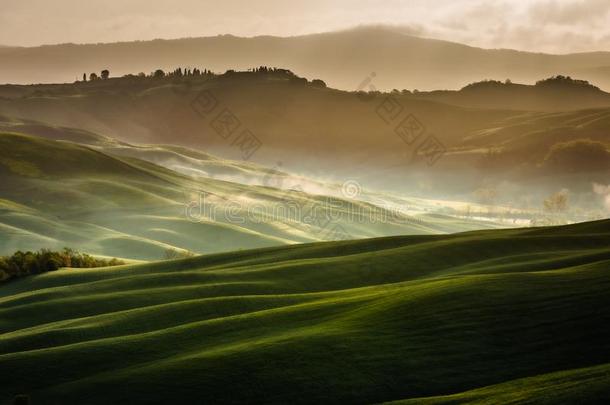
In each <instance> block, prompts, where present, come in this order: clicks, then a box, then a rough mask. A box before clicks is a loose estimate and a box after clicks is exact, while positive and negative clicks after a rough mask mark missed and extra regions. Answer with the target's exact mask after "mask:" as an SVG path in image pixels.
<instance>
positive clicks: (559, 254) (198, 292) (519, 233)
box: [0, 220, 610, 404]
mask: <svg viewBox="0 0 610 405" xmlns="http://www.w3.org/2000/svg"><path fill="white" fill-rule="evenodd" d="M609 246H610V222H609V221H608V220H606V221H599V222H593V223H583V224H578V225H572V226H566V227H556V228H533V229H515V230H501V231H477V232H469V233H463V234H455V235H448V236H405V237H393V238H382V239H372V240H361V241H344V242H329V243H321V244H308V245H299V246H291V247H280V248H268V249H262V250H254V251H243V252H234V253H227V254H218V255H210V256H201V257H195V258H191V259H185V260H180V261H172V262H159V263H150V264H140V265H129V266H122V267H117V268H107V269H90V270H75V269H67V270H61V271H57V272H53V273H47V274H43V275H40V276H35V277H30V278H27V279H23V280H18V281H16V282H12V283H9V284H7V285H3V286H1V287H0V314H1V316H0V319H1V321H0V332H1V333H2V334H1V335H0V371H1V373H2V375H3V378H2V379H1V381H0V392H1V393H2V394H1V395H2V399H3V400H6V401H8V400H10V398H12V396H13V395H15V394H17V393H27V394H29V395H31V397H32V399H33V401H34V402H35V403H41V404H44V403H56V402H64V403H66V402H69V403H72V402H83V401H85V402H87V403H91V404H96V403H100V404H105V403H110V402H112V403H116V402H129V403H168V402H188V403H190V402H214V403H246V402H249V403H252V402H264V403H306V402H307V403H311V402H320V401H323V402H334V403H337V402H342V403H378V402H386V401H394V400H405V401H408V400H412V402H414V403H421V402H423V403H455V402H468V401H470V402H473V403H498V402H502V403H510V402H511V401H513V402H514V401H529V402H531V403H534V402H536V403H541V402H545V401H546V402H550V403H554V402H565V401H566V400H573V401H577V402H581V403H582V402H594V401H595V400H601V399H602V398H607V397H608V395H610V385H609V381H608V371H607V370H608V364H610V348H609V346H608V344H607V342H608V339H609V338H610V329H609V328H608V327H607V324H608V321H609V320H610V278H609V276H608V269H609V268H610V267H609V266H610V250H609ZM559 395H561V397H559ZM424 399H425V400H424ZM407 403H410V402H407Z"/></svg>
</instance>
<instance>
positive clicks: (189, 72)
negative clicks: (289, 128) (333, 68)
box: [83, 66, 326, 88]
mask: <svg viewBox="0 0 610 405" xmlns="http://www.w3.org/2000/svg"><path fill="white" fill-rule="evenodd" d="M252 74H256V75H265V76H274V77H280V78H285V79H288V80H290V82H292V83H296V84H307V83H309V82H308V81H307V79H305V78H303V77H298V76H297V75H295V74H294V73H293V72H291V71H290V70H289V69H281V68H276V67H268V66H258V67H255V68H251V69H248V70H247V71H244V72H237V71H235V70H232V69H230V70H227V71H226V72H225V73H224V74H223V75H218V74H216V73H214V72H212V71H211V70H209V69H203V70H202V69H198V68H182V67H178V68H177V69H174V70H172V71H169V72H166V71H164V70H163V69H157V70H155V71H154V72H151V73H149V74H146V73H144V72H140V73H138V74H137V75H134V74H127V75H124V76H123V78H130V79H134V78H142V79H143V78H153V79H162V78H182V77H207V78H212V77H218V76H220V77H223V76H224V77H232V76H235V75H252ZM109 77H110V71H109V70H107V69H104V70H102V71H101V73H100V75H98V74H97V73H91V74H89V81H90V82H93V81H97V80H105V79H108V78H109ZM86 81H87V74H86V73H84V74H83V82H86ZM311 85H312V86H314V87H320V88H325V87H326V83H325V82H324V81H323V80H320V79H314V80H312V81H311Z"/></svg>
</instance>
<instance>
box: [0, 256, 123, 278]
mask: <svg viewBox="0 0 610 405" xmlns="http://www.w3.org/2000/svg"><path fill="white" fill-rule="evenodd" d="M121 264H125V263H124V262H122V261H120V260H117V259H111V260H104V259H98V258H95V257H93V256H90V255H88V254H85V253H80V252H77V251H75V250H73V249H70V248H64V250H62V251H51V250H49V249H41V250H39V251H37V252H30V251H27V252H22V251H17V252H15V253H14V254H13V255H12V256H0V281H5V280H10V279H13V278H17V277H23V276H27V275H30V274H39V273H44V272H47V271H55V270H58V269H60V268H62V267H74V268H92V267H106V266H118V265H121Z"/></svg>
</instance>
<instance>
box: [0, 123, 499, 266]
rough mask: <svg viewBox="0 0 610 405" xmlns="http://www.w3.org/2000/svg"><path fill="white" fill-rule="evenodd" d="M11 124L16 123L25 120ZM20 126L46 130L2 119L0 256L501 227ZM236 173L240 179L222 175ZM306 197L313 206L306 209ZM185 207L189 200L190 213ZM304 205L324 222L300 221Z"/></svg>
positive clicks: (216, 163) (184, 153) (201, 248)
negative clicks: (398, 211) (399, 211)
mask: <svg viewBox="0 0 610 405" xmlns="http://www.w3.org/2000/svg"><path fill="white" fill-rule="evenodd" d="M32 125H33V124H32ZM7 127H8V124H7ZM13 127H14V128H15V129H16V130H19V131H22V130H24V125H22V124H15V125H13ZM25 128H26V129H25V130H32V131H36V133H37V134H42V135H43V136H45V138H42V137H37V136H29V135H25V134H23V133H6V132H2V131H1V129H0V150H1V151H2V154H1V155H0V254H10V253H12V252H14V251H15V250H18V249H21V250H27V249H31V250H36V249H40V248H42V247H47V248H53V249H61V248H63V247H64V246H70V247H73V248H77V249H79V250H82V251H86V252H88V253H91V254H100V255H106V256H118V257H123V258H131V259H144V260H146V259H148V260H151V259H152V260H154V259H160V258H162V257H163V254H164V251H165V250H166V249H176V250H183V249H185V250H190V251H193V252H197V253H215V252H222V251H232V250H237V249H240V248H250V249H251V248H260V247H267V246H275V245H285V244H293V243H299V242H315V241H322V240H332V239H356V238H366V237H376V236H388V235H400V234H432V233H445V232H451V231H459V230H471V229H479V228H483V227H495V226H497V225H496V224H493V223H490V222H487V223H485V222H482V221H476V220H468V221H463V220H457V219H454V218H448V219H446V220H441V221H432V220H429V219H426V218H422V219H419V218H410V217H407V216H401V217H396V216H391V215H387V214H388V211H387V209H386V208H384V207H380V206H377V205H374V204H368V203H364V202H361V201H356V200H347V199H345V198H343V199H341V198H333V199H332V204H330V203H328V202H327V200H324V199H323V198H322V197H320V196H319V195H312V194H308V193H306V192H297V191H295V192H290V193H288V192H287V191H285V190H281V189H278V188H274V187H267V186H260V185H258V186H257V185H250V184H248V182H249V181H252V182H253V183H255V184H256V181H257V179H258V183H259V184H260V183H261V182H260V179H261V178H264V177H265V176H266V175H267V173H266V172H265V170H267V171H268V170H269V169H265V168H263V167H261V166H255V165H248V164H235V162H230V161H223V160H221V159H216V158H213V157H210V156H208V155H206V154H204V153H200V152H197V151H192V150H188V149H185V148H177V147H171V146H162V145H152V146H150V145H149V146H141V147H140V146H132V145H127V144H122V143H120V142H116V141H113V140H110V139H108V138H103V137H100V136H97V135H95V134H91V133H85V134H82V133H81V132H78V131H77V130H71V129H66V128H55V127H49V126H44V125H42V124H37V126H36V127H35V128H33V127H31V126H25ZM63 139H68V140H69V141H63ZM79 142H83V143H79ZM119 152H120V155H121V156H119V155H118V153H119ZM168 161H173V162H177V163H176V164H177V165H179V166H180V167H183V168H184V167H189V168H190V169H191V171H193V170H194V171H198V172H201V173H200V174H199V175H196V176H191V175H189V174H187V173H180V172H179V171H176V170H172V169H171V168H169V167H164V166H162V163H163V162H166V163H167V162H168ZM168 166H171V165H168ZM213 175H216V178H213ZM234 177H236V178H242V179H243V181H244V183H238V182H233V181H226V178H234ZM339 187H340V186H339ZM407 203H408V202H407V201H405V202H403V205H407ZM288 204H290V205H288ZM228 206H230V207H231V209H230V210H228V209H227V207H228ZM314 206H316V207H320V208H321V209H317V210H315V211H314V210H313V208H312V207H314ZM187 207H192V209H189V211H188V213H189V214H190V215H187ZM294 207H297V209H292V208H294ZM288 208H291V210H290V211H289V210H288ZM312 212H313V213H314V214H315V215H318V216H319V217H324V219H325V220H322V218H319V219H320V220H317V219H318V218H316V220H310V221H307V220H306V218H307V216H308V215H309V216H311V217H313V216H314V214H311V213H312ZM353 212H356V213H357V215H359V216H360V217H362V218H355V217H354V216H353V215H350V213H353ZM390 214H391V213H390ZM330 215H332V218H334V219H335V220H334V221H333V222H332V223H330V221H329V220H328V218H329V217H330ZM370 218H373V219H377V218H384V220H383V221H379V220H377V221H373V220H370ZM336 226H339V227H340V232H336V231H335V230H336V228H335V227H336ZM335 235H339V237H335Z"/></svg>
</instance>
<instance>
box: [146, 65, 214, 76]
mask: <svg viewBox="0 0 610 405" xmlns="http://www.w3.org/2000/svg"><path fill="white" fill-rule="evenodd" d="M138 76H139V77H147V76H146V75H145V74H144V73H143V72H141V73H140V74H139V75H138ZM195 76H209V77H211V76H215V73H214V72H212V71H211V70H208V69H203V70H201V69H197V68H193V69H191V68H184V69H183V68H181V67H179V68H178V69H174V70H172V71H171V72H165V71H164V70H163V69H157V70H155V71H154V72H152V73H151V74H150V75H149V76H148V77H154V78H162V77H195Z"/></svg>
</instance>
